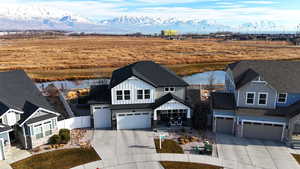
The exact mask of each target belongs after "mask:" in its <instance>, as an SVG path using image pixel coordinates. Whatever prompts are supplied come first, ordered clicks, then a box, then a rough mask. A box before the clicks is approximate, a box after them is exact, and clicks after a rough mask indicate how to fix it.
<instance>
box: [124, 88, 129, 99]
mask: <svg viewBox="0 0 300 169" xmlns="http://www.w3.org/2000/svg"><path fill="white" fill-rule="evenodd" d="M124 98H125V100H130V90H124Z"/></svg>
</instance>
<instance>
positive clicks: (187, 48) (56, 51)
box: [0, 37, 300, 81]
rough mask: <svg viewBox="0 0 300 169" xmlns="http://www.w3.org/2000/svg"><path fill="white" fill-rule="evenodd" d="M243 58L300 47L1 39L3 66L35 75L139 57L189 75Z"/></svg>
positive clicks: (64, 75)
mask: <svg viewBox="0 0 300 169" xmlns="http://www.w3.org/2000/svg"><path fill="white" fill-rule="evenodd" d="M1 44H2V45H1ZM245 59H276V60H279V59H280V60H282V59H287V60H298V59H300V48H299V47H294V46H291V45H289V44H287V43H285V42H265V41H263V42H255V41H234V42H233V41H217V40H183V41H175V40H164V39H160V38H134V37H59V38H57V39H18V40H3V41H0V70H2V71H4V70H11V69H25V70H26V71H27V72H28V73H29V75H30V76H31V77H32V78H34V79H35V80H37V81H45V80H62V79H83V78H97V77H109V76H110V75H111V72H112V71H113V70H114V69H116V68H118V67H120V66H123V65H126V64H128V63H132V62H135V61H139V60H153V61H156V62H158V63H161V64H165V65H166V66H168V67H170V68H171V69H173V70H174V71H175V72H177V73H178V74H180V75H188V74H193V73H197V72H203V71H208V70H216V69H223V68H224V67H225V65H226V64H228V63H230V62H233V61H237V60H245Z"/></svg>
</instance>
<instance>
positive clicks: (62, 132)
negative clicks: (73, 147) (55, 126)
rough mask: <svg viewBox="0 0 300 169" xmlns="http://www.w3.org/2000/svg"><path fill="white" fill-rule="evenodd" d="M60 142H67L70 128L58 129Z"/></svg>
mask: <svg viewBox="0 0 300 169" xmlns="http://www.w3.org/2000/svg"><path fill="white" fill-rule="evenodd" d="M59 136H60V143H62V144H67V143H68V142H69V141H70V138H71V137H70V130H68V129H60V130H59Z"/></svg>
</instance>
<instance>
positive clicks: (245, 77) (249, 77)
mask: <svg viewBox="0 0 300 169" xmlns="http://www.w3.org/2000/svg"><path fill="white" fill-rule="evenodd" d="M257 77H259V74H258V73H257V72H255V71H254V70H252V69H248V70H246V71H245V72H244V73H243V74H242V75H240V77H237V78H238V79H237V83H236V88H237V89H239V88H241V87H242V86H244V85H245V84H247V83H249V82H251V81H253V80H254V79H255V78H257Z"/></svg>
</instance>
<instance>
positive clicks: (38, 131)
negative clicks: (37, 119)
mask: <svg viewBox="0 0 300 169" xmlns="http://www.w3.org/2000/svg"><path fill="white" fill-rule="evenodd" d="M33 130H34V134H35V137H36V139H40V138H43V137H44V135H43V128H42V124H39V125H35V126H34V128H33Z"/></svg>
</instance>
